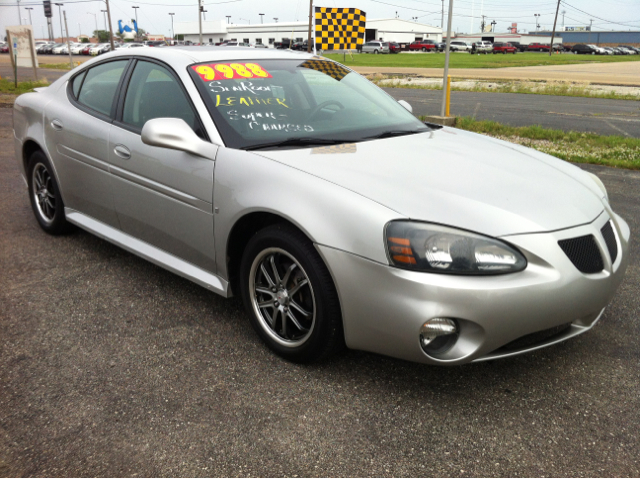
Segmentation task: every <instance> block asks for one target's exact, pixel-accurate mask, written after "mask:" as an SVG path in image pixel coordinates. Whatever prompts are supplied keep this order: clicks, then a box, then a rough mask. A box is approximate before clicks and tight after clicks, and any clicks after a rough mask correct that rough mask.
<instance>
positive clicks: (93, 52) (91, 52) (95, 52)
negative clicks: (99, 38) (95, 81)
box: [89, 43, 109, 56]
mask: <svg viewBox="0 0 640 479" xmlns="http://www.w3.org/2000/svg"><path fill="white" fill-rule="evenodd" d="M106 45H109V44H108V43H95V44H93V46H92V47H91V48H90V49H89V55H92V56H96V55H99V54H100V51H101V50H102V49H103V48H104V47H105V46H106Z"/></svg>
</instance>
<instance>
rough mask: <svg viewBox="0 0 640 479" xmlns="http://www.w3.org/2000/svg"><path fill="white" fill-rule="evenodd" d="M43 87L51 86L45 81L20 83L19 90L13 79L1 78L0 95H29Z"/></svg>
mask: <svg viewBox="0 0 640 479" xmlns="http://www.w3.org/2000/svg"><path fill="white" fill-rule="evenodd" d="M41 86H49V82H48V81H47V80H44V79H43V80H39V81H19V82H18V88H16V87H15V84H14V81H13V79H10V78H0V93H8V94H10V95H21V94H23V93H29V92H31V91H33V89H34V88H38V87H41Z"/></svg>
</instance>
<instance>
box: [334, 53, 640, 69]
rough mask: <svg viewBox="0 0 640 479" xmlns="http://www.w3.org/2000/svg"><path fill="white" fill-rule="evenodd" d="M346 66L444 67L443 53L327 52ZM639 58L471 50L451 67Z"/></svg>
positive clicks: (456, 55) (453, 59) (637, 58)
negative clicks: (496, 53) (376, 53)
mask: <svg viewBox="0 0 640 479" xmlns="http://www.w3.org/2000/svg"><path fill="white" fill-rule="evenodd" d="M324 56H325V57H327V58H331V59H332V60H335V61H337V62H340V63H342V64H344V65H347V66H356V67H358V66H361V67H405V68H444V57H445V56H444V53H415V54H408V53H407V54H405V53H400V54H397V55H373V54H364V53H360V54H356V53H354V54H353V56H349V55H346V60H344V58H345V57H343V55H341V54H335V53H334V54H326V55H324ZM632 61H640V55H619V56H613V55H572V54H567V53H565V54H560V55H552V56H549V55H548V54H544V53H535V52H524V53H517V54H515V55H493V54H487V55H471V54H469V53H462V52H460V53H452V54H451V55H450V60H449V66H450V67H451V68H504V67H529V66H541V65H571V64H575V63H617V62H632Z"/></svg>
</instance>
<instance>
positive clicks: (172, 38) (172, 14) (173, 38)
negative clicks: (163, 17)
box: [169, 13, 176, 42]
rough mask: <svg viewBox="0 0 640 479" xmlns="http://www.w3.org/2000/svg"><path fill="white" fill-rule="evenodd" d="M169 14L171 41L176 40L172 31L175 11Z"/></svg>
mask: <svg viewBox="0 0 640 479" xmlns="http://www.w3.org/2000/svg"><path fill="white" fill-rule="evenodd" d="M169 15H171V40H172V41H173V42H175V41H176V34H175V33H174V31H173V16H174V15H175V13H170V14H169Z"/></svg>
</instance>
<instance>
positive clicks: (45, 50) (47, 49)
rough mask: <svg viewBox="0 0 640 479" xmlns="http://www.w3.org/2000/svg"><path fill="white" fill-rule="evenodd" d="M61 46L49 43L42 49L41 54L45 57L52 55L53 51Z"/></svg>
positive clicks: (60, 44)
mask: <svg viewBox="0 0 640 479" xmlns="http://www.w3.org/2000/svg"><path fill="white" fill-rule="evenodd" d="M61 46H62V43H49V44H48V45H47V46H46V47H43V48H42V53H44V54H45V55H53V49H54V48H56V47H61Z"/></svg>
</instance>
